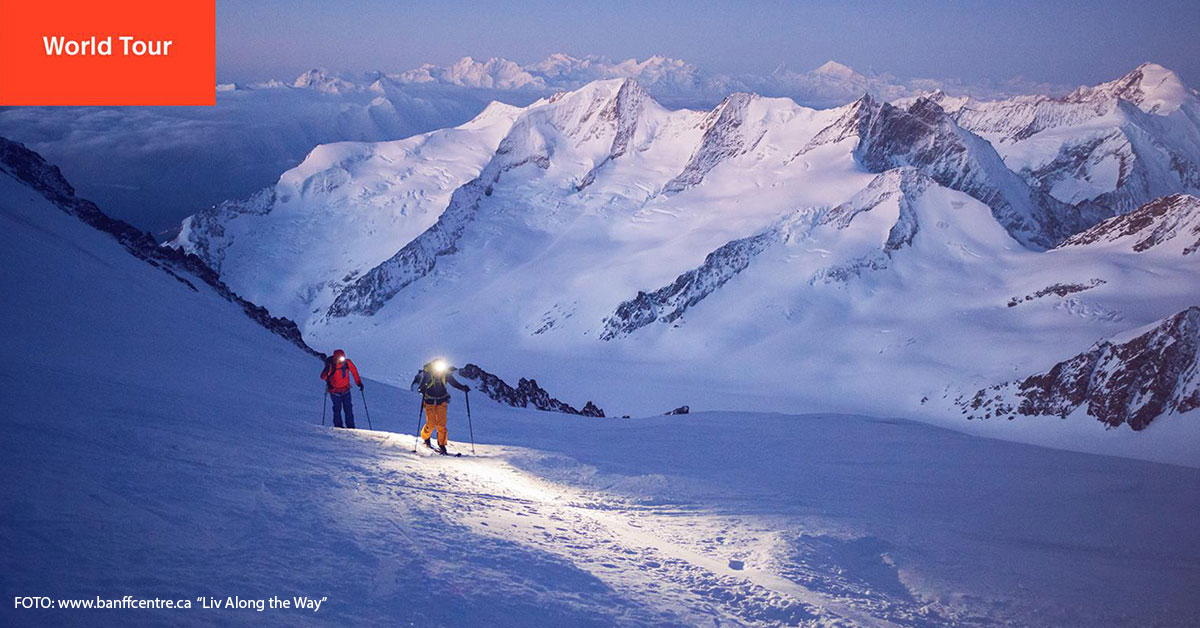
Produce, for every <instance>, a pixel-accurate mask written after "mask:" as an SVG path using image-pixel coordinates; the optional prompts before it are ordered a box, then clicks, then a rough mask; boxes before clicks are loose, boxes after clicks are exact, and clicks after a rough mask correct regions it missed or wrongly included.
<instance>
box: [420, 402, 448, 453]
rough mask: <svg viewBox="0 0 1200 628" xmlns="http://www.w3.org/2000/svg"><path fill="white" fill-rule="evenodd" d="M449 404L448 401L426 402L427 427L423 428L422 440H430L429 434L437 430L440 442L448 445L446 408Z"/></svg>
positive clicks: (443, 445) (442, 444)
mask: <svg viewBox="0 0 1200 628" xmlns="http://www.w3.org/2000/svg"><path fill="white" fill-rule="evenodd" d="M449 405H450V404H448V403H427V404H425V427H423V428H421V440H429V435H430V434H433V431H434V430H437V433H438V444H439V445H441V446H442V447H445V446H446V441H447V440H449V438H448V437H447V435H446V408H447V407H448V406H449Z"/></svg>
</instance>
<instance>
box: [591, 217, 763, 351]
mask: <svg viewBox="0 0 1200 628" xmlns="http://www.w3.org/2000/svg"><path fill="white" fill-rule="evenodd" d="M776 236H777V234H776V232H775V231H774V230H767V231H764V232H762V233H759V234H757V235H754V236H751V237H749V238H742V239H740V240H734V241H732V242H729V243H728V244H725V245H724V246H722V247H721V248H719V249H717V250H715V251H713V252H712V253H709V254H708V255H706V256H705V257H704V263H703V264H701V265H700V267H698V268H694V269H692V270H689V271H687V272H685V273H683V274H682V275H680V276H679V277H678V278H676V279H675V281H674V282H672V283H671V284H670V285H668V286H665V287H663V288H659V289H658V290H655V291H654V292H651V293H646V292H641V291H639V292H638V293H637V296H635V297H634V298H633V299H630V300H628V301H625V302H623V303H621V304H620V305H618V306H617V309H616V311H615V312H613V314H612V316H610V317H608V318H606V319H605V320H604V329H603V331H601V332H600V339H601V340H612V339H613V338H616V337H618V336H621V335H624V334H628V333H630V332H632V331H634V330H636V329H639V328H641V327H645V326H646V325H649V324H651V323H653V322H655V321H659V322H663V323H670V322H674V321H675V320H677V319H678V318H679V317H680V316H683V313H684V312H685V311H687V309H688V308H690V307H692V306H693V305H696V304H697V303H699V302H700V301H701V300H703V299H704V298H705V297H707V296H708V295H710V294H712V292H713V291H714V290H716V289H717V288H720V287H721V286H722V285H724V284H725V282H727V281H729V280H730V279H732V278H733V276H734V275H736V274H738V273H740V272H742V271H743V270H745V269H746V267H747V266H749V265H750V260H751V259H753V258H754V256H755V255H758V254H759V253H760V252H762V251H763V249H765V248H766V247H767V246H768V245H769V244H770V243H771V242H772V241H774V239H775V238H776Z"/></svg>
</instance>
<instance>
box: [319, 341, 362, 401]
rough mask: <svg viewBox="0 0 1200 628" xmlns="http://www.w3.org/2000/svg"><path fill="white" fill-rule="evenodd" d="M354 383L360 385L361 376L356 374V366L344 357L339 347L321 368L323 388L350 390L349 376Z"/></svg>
mask: <svg viewBox="0 0 1200 628" xmlns="http://www.w3.org/2000/svg"><path fill="white" fill-rule="evenodd" d="M351 375H353V376H354V383H355V384H358V385H359V386H362V378H361V377H359V376H358V368H357V367H356V366H354V362H353V361H352V360H350V359H349V358H347V357H346V353H345V352H344V351H342V350H341V349H338V350H337V351H334V352H333V357H332V358H329V359H328V360H326V361H325V368H323V369H321V379H323V380H325V389H326V390H328V391H329V392H335V393H344V392H347V391H349V390H350V376H351Z"/></svg>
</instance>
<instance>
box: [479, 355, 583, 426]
mask: <svg viewBox="0 0 1200 628" xmlns="http://www.w3.org/2000/svg"><path fill="white" fill-rule="evenodd" d="M455 376H456V377H458V378H459V379H466V380H470V381H472V382H474V386H473V387H474V388H475V389H476V390H478V391H480V392H482V393H483V394H485V395H487V396H488V397H491V398H492V399H495V400H496V401H499V402H500V403H503V404H505V405H509V406H512V407H514V408H531V407H532V408H537V409H538V410H547V411H550V412H562V413H565V414H577V415H580V416H590V417H603V416H604V411H603V410H601V409H600V408H598V407H596V404H594V403H592V402H591V401H589V402H587V403H585V404H584V406H583V409H582V410H577V409H575V408H574V407H573V406H571V405H570V404H567V403H564V402H562V401H559V400H558V399H556V398H554V397H552V396H550V393H549V392H547V391H546V389H544V388H542V387H541V386H539V385H538V383H537V380H533V379H525V378H524V377H522V378H521V379H519V380H518V381H517V386H516V387H515V388H514V387H512V386H510V385H509V384H508V383H507V382H505V381H504V380H502V379H500V377H498V376H496V375H493V374H492V373H489V372H487V371H485V370H483V369H481V368H479V366H478V365H475V364H467V365H466V366H464V367H462V368H461V369H458V371H457V372H456V373H455ZM464 383H465V382H464Z"/></svg>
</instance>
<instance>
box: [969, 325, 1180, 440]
mask: <svg viewBox="0 0 1200 628" xmlns="http://www.w3.org/2000/svg"><path fill="white" fill-rule="evenodd" d="M955 403H956V405H957V406H959V407H960V408H961V410H962V413H963V414H964V415H965V416H966V417H967V418H968V419H991V418H1002V417H1003V418H1009V419H1012V418H1014V417H1016V416H1018V415H1023V416H1058V417H1061V418H1066V417H1068V416H1070V415H1071V414H1073V413H1075V412H1076V411H1077V410H1079V409H1081V408H1082V409H1085V411H1086V413H1087V414H1088V415H1089V416H1092V417H1095V418H1096V419H1097V420H1099V421H1100V422H1101V423H1104V425H1105V426H1107V427H1109V428H1115V427H1119V426H1121V425H1128V426H1129V427H1130V428H1132V429H1133V430H1134V431H1141V430H1144V429H1146V427H1147V426H1149V425H1150V424H1151V423H1153V422H1154V421H1155V420H1158V419H1159V418H1161V417H1162V416H1165V415H1171V414H1183V413H1185V412H1190V411H1192V410H1195V409H1197V408H1200V307H1190V308H1188V309H1186V310H1184V311H1182V312H1180V313H1178V314H1176V315H1174V316H1171V317H1170V318H1167V319H1164V320H1162V321H1160V322H1159V323H1158V324H1156V325H1155V326H1154V327H1153V328H1151V329H1149V330H1148V331H1145V332H1143V333H1141V334H1139V335H1138V336H1136V337H1135V338H1133V339H1132V340H1129V341H1127V342H1122V343H1114V342H1110V341H1104V342H1100V343H1097V344H1096V345H1094V346H1093V347H1092V348H1091V349H1089V350H1088V351H1086V352H1084V353H1081V354H1079V355H1076V356H1075V357H1073V358H1070V359H1068V360H1065V361H1063V362H1060V363H1058V364H1056V365H1054V366H1053V367H1052V368H1051V369H1050V370H1048V371H1046V372H1044V373H1040V374H1037V375H1033V376H1030V377H1027V378H1025V379H1023V380H1020V381H1016V382H1009V383H1006V384H1001V385H999V386H993V387H991V388H986V389H984V390H980V391H979V392H977V393H975V395H973V396H971V397H969V398H959V399H958V400H956V402H955Z"/></svg>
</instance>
